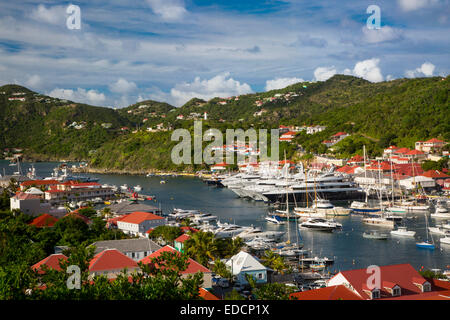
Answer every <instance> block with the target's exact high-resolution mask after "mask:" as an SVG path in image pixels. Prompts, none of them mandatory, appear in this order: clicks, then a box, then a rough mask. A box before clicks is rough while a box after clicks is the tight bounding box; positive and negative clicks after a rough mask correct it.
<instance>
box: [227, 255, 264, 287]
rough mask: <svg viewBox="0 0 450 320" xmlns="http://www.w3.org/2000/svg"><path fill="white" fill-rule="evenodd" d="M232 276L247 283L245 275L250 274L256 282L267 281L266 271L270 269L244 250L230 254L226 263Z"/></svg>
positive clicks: (242, 282)
mask: <svg viewBox="0 0 450 320" xmlns="http://www.w3.org/2000/svg"><path fill="white" fill-rule="evenodd" d="M225 264H226V266H227V267H228V268H229V269H230V270H231V273H232V275H233V276H235V277H236V278H237V281H238V282H239V283H241V284H247V283H248V281H247V279H246V275H247V274H248V275H250V276H252V277H253V278H254V279H255V281H256V283H267V282H268V280H267V278H268V277H267V271H269V270H270V269H268V268H266V267H265V266H263V265H262V264H261V263H260V262H259V261H258V260H256V258H255V257H253V256H252V255H250V254H249V253H247V252H245V251H241V252H239V253H238V254H236V255H234V256H232V257H231V258H230V259H229V260H228V261H227V262H226V263H225Z"/></svg>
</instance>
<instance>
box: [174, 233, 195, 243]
mask: <svg viewBox="0 0 450 320" xmlns="http://www.w3.org/2000/svg"><path fill="white" fill-rule="evenodd" d="M190 238H191V237H190V236H189V235H187V234H182V235H181V236H179V237H178V238H176V239H175V241H176V242H181V243H183V242H185V241H186V240H188V239H190Z"/></svg>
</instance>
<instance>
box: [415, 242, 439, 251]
mask: <svg viewBox="0 0 450 320" xmlns="http://www.w3.org/2000/svg"><path fill="white" fill-rule="evenodd" d="M416 247H417V248H420V249H428V250H434V249H435V246H434V243H433V242H430V241H428V240H427V241H422V242H417V243H416Z"/></svg>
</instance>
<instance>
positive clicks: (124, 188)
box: [120, 184, 128, 191]
mask: <svg viewBox="0 0 450 320" xmlns="http://www.w3.org/2000/svg"><path fill="white" fill-rule="evenodd" d="M120 190H125V191H126V190H128V185H127V184H123V185H121V186H120Z"/></svg>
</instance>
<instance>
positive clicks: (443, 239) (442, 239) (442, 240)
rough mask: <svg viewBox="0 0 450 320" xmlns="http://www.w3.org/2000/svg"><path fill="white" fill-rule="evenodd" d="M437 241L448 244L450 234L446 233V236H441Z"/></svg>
mask: <svg viewBox="0 0 450 320" xmlns="http://www.w3.org/2000/svg"><path fill="white" fill-rule="evenodd" d="M439 242H440V243H444V244H450V235H447V236H446V237H444V238H441V239H440V240H439Z"/></svg>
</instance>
